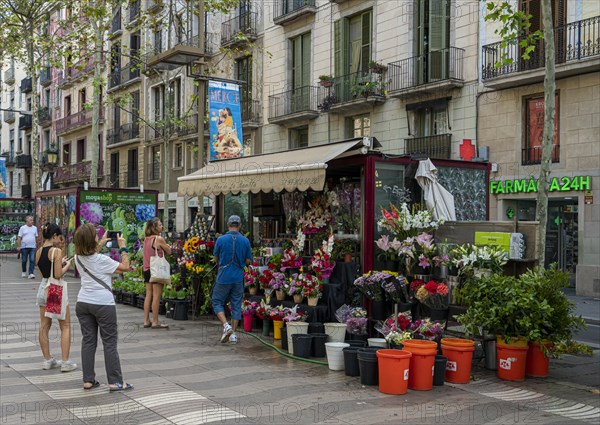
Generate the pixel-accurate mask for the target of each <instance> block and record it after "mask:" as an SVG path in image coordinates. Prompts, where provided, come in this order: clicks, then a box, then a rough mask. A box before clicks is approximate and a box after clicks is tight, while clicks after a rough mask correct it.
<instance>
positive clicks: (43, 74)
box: [40, 66, 52, 87]
mask: <svg viewBox="0 0 600 425" xmlns="http://www.w3.org/2000/svg"><path fill="white" fill-rule="evenodd" d="M50 83H52V73H51V72H50V67H49V66H46V67H44V68H42V70H41V71H40V84H41V85H42V86H44V87H46V86H48V85H49V84H50Z"/></svg>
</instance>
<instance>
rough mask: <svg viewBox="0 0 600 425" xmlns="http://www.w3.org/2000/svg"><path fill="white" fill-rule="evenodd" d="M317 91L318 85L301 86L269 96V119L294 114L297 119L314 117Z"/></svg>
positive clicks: (274, 120)
mask: <svg viewBox="0 0 600 425" xmlns="http://www.w3.org/2000/svg"><path fill="white" fill-rule="evenodd" d="M319 92H320V87H315V86H303V87H298V88H296V89H293V90H288V91H284V92H282V93H279V94H276V95H273V96H269V120H270V121H271V122H278V121H279V120H280V119H282V118H283V119H285V117H290V118H291V117H292V116H294V115H296V116H297V117H298V118H299V119H300V118H302V119H307V118H316V117H317V116H318V113H319V112H318V110H317V100H318V99H319ZM286 120H287V119H286Z"/></svg>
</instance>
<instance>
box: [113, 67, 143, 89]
mask: <svg viewBox="0 0 600 425" xmlns="http://www.w3.org/2000/svg"><path fill="white" fill-rule="evenodd" d="M141 66H142V65H141V63H137V61H134V63H130V64H129V65H126V66H124V67H123V68H121V69H119V70H115V71H113V72H111V74H110V77H109V79H108V88H109V89H114V88H117V87H119V86H125V85H127V83H129V82H131V81H132V80H134V79H136V78H140V68H141Z"/></svg>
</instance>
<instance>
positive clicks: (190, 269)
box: [180, 261, 204, 278]
mask: <svg viewBox="0 0 600 425" xmlns="http://www.w3.org/2000/svg"><path fill="white" fill-rule="evenodd" d="M180 265H183V266H184V267H185V270H186V271H187V273H188V276H190V277H192V278H195V277H196V278H197V277H201V276H202V275H203V274H204V266H201V265H199V264H196V263H195V262H194V261H186V262H185V263H182V264H180Z"/></svg>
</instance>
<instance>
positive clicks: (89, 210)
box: [80, 202, 104, 224]
mask: <svg viewBox="0 0 600 425" xmlns="http://www.w3.org/2000/svg"><path fill="white" fill-rule="evenodd" d="M80 215H81V218H83V219H84V220H85V222H86V223H91V224H98V223H100V222H101V221H102V218H103V217H104V213H103V212H102V207H101V206H100V204H99V203H97V202H84V203H83V204H81V208H80Z"/></svg>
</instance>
